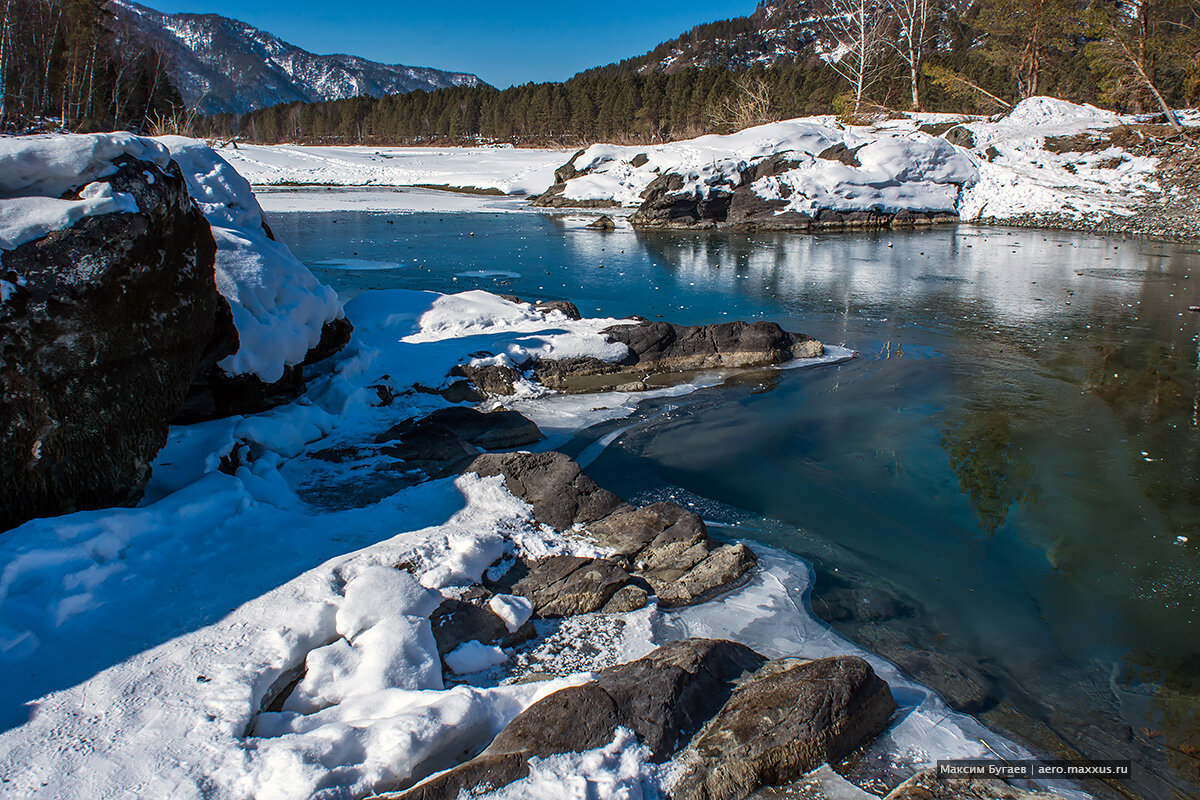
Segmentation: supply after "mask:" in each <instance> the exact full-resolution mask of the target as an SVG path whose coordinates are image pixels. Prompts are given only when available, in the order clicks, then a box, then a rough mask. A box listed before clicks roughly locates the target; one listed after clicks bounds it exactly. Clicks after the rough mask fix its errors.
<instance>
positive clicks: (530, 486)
mask: <svg viewBox="0 0 1200 800" xmlns="http://www.w3.org/2000/svg"><path fill="white" fill-rule="evenodd" d="M467 471H468V472H475V473H477V474H478V475H480V476H481V477H485V478H486V477H488V476H490V475H503V476H504V483H505V485H506V486H507V487H508V490H509V491H510V492H512V493H513V494H514V495H516V496H517V497H520V498H521V499H522V500H524V501H525V502H527V503H529V504H530V505H531V506H533V516H534V519H536V520H537V521H538V522H540V523H543V524H546V525H549V526H550V527H552V528H554V529H555V530H560V531H562V530H566V529H567V528H570V527H571V526H572V525H575V524H576V523H587V522H595V521H596V520H598V519H601V518H603V517H606V516H608V515H609V514H611V513H612V512H614V511H616V510H618V509H622V508H625V507H627V506H626V504H625V503H624V502H623V501H622V500H621V498H619V497H617V496H616V495H615V494H613V493H612V492H610V491H608V490H606V489H601V488H600V487H599V486H597V485H596V482H595V481H594V480H592V479H591V478H589V477H588V476H587V475H585V474H584V473H583V470H582V469H580V467H579V465H578V464H576V463H575V462H574V461H573V460H572V459H571V458H569V457H568V456H565V455H563V454H562V453H553V452H551V453H506V454H502V455H501V454H487V455H482V456H479V457H478V458H477V459H475V461H474V462H472V463H471V465H470V466H469V467H468V468H467Z"/></svg>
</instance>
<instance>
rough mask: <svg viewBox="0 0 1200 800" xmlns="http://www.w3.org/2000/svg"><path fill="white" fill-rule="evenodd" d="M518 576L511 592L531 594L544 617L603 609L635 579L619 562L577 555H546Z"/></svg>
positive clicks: (535, 609) (536, 609)
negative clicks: (546, 556) (547, 556)
mask: <svg viewBox="0 0 1200 800" xmlns="http://www.w3.org/2000/svg"><path fill="white" fill-rule="evenodd" d="M510 573H514V570H510ZM515 575H520V577H519V579H518V580H517V581H516V582H515V583H513V584H512V589H511V590H510V591H511V592H512V593H513V594H519V595H521V596H523V597H528V598H529V599H530V600H531V601H532V602H533V610H534V612H535V613H536V614H537V615H538V616H540V617H569V616H574V615H576V614H590V613H592V612H593V611H599V610H600V609H602V608H603V607H604V606H605V604H607V603H608V602H609V601H610V600H611V599H612V598H613V596H614V595H616V594H617V592H618V591H619V590H621V589H623V588H625V587H626V586H629V585H630V584H632V583H633V581H634V579H633V577H632V576H631V575H630V574H629V573H628V572H626V571H625V569H624V568H623V567H622V566H621V564H620V563H619V562H617V561H614V560H612V559H605V558H580V557H577V556H551V557H549V558H543V559H540V560H538V561H534V562H532V563H530V564H528V565H526V566H525V569H524V570H521V571H519V572H517V573H515ZM515 575H514V577H515Z"/></svg>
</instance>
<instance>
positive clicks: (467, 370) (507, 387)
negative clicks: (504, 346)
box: [450, 364, 521, 397]
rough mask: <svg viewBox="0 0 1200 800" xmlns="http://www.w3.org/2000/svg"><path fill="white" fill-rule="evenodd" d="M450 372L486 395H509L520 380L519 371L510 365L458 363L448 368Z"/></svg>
mask: <svg viewBox="0 0 1200 800" xmlns="http://www.w3.org/2000/svg"><path fill="white" fill-rule="evenodd" d="M450 374H451V375H452V376H459V377H462V378H466V379H467V380H469V381H470V382H471V383H472V384H473V385H474V386H475V388H476V389H477V390H479V391H480V392H482V393H483V394H484V395H486V396H488V397H511V396H512V395H514V394H516V391H517V382H518V381H520V380H521V373H520V372H518V371H517V370H515V369H513V368H512V367H504V366H500V365H499V364H489V365H487V366H482V367H480V366H473V365H471V364H459V365H458V366H456V367H454V369H452V370H450Z"/></svg>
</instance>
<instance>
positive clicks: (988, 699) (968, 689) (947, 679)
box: [889, 650, 1000, 714]
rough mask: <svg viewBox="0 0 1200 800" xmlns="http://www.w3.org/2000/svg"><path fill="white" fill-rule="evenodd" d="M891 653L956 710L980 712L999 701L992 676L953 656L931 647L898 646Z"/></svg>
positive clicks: (903, 666) (917, 678) (891, 655)
mask: <svg viewBox="0 0 1200 800" xmlns="http://www.w3.org/2000/svg"><path fill="white" fill-rule="evenodd" d="M889 656H890V657H891V659H892V660H893V661H895V662H896V666H898V667H900V669H902V670H904V671H905V672H907V673H908V674H909V675H911V676H912V677H913V678H914V679H916V680H917V681H919V682H921V683H924V684H925V685H926V686H929V687H930V688H932V689H933V690H934V691H936V692H937V693H938V694H940V695H941V696H942V699H944V700H945V701H946V704H947V705H949V706H950V707H951V708H953V709H954V710H955V711H962V712H963V713H966V714H979V713H982V712H984V711H987V710H988V709H991V708H994V707H995V706H996V704H997V703H999V702H1000V700H999V698H997V697H996V695H995V693H994V690H993V687H992V682H991V680H990V679H989V678H988V677H987V676H986V675H984V674H983V673H982V672H980V671H979V670H977V669H975V668H974V667H972V666H971V665H969V664H967V663H965V662H963V661H961V660H959V659H957V658H955V657H954V656H951V655H948V654H945V653H935V652H932V651H930V650H899V651H896V652H890V653H889Z"/></svg>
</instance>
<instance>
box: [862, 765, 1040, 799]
mask: <svg viewBox="0 0 1200 800" xmlns="http://www.w3.org/2000/svg"><path fill="white" fill-rule="evenodd" d="M1058 797H1059V795H1056V794H1051V793H1049V792H1029V791H1025V790H1024V789H1017V788H1015V787H1012V786H1009V785H1008V784H1007V783H1005V782H1004V781H1002V780H999V779H994V778H939V777H937V773H935V772H934V771H933V770H928V771H926V772H919V773H917V774H916V775H914V776H912V777H911V778H909V779H908V780H906V781H905V782H904V783H902V784H900V785H899V786H897V787H896V788H895V789H893V790H892V791H891V792H890V793H889V794H888V795H887V797H886V798H884V800H1057V798H1058Z"/></svg>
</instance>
